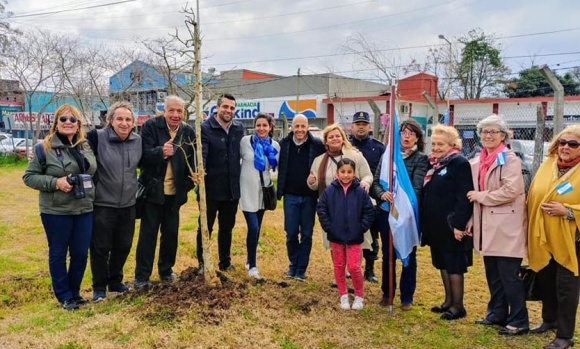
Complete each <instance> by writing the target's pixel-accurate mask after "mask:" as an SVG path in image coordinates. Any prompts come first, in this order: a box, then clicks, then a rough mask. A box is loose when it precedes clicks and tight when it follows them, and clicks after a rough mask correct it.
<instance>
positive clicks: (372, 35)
mask: <svg viewBox="0 0 580 349" xmlns="http://www.w3.org/2000/svg"><path fill="white" fill-rule="evenodd" d="M101 5H102V6H101ZM184 5H185V2H184V1H175V0H50V1H46V0H45V1H41V0H8V4H7V6H6V8H7V10H8V11H11V12H13V16H12V17H11V18H10V19H9V20H8V21H9V22H10V23H11V25H13V26H14V27H18V28H22V29H30V28H42V29H45V30H52V31H64V32H66V33H70V34H76V35H78V36H79V37H81V38H83V39H86V40H87V41H89V42H104V43H106V44H107V45H132V41H133V38H135V37H140V38H156V37H164V36H166V35H167V33H170V32H172V31H173V30H174V29H173V28H175V27H178V28H181V29H183V19H184V17H183V14H180V13H179V12H180V9H181V8H182V7H183V6H184ZM195 5H196V3H195V1H190V2H189V6H194V7H195ZM199 6H200V22H201V30H202V35H203V48H202V53H203V56H205V57H207V58H206V59H205V60H204V62H203V67H204V68H203V69H204V70H207V69H208V68H209V67H214V68H215V69H216V70H217V71H221V70H228V69H233V68H236V69H239V68H245V69H251V70H258V71H264V72H268V73H273V74H280V75H295V74H296V72H297V70H298V69H299V68H300V70H301V74H312V73H325V72H329V71H333V72H336V73H339V74H341V75H347V76H356V77H365V76H368V77H370V76H372V75H373V74H372V73H371V72H369V71H368V70H365V69H364V67H363V66H362V65H361V64H360V61H357V57H355V56H353V55H348V54H345V51H344V49H343V48H341V47H342V45H344V43H345V42H346V40H347V38H348V37H349V36H352V35H358V34H362V35H363V36H364V37H365V38H366V40H367V41H368V42H370V43H372V44H373V45H376V46H377V47H379V48H381V50H382V52H383V54H384V55H385V56H387V57H388V58H389V59H390V60H391V62H393V64H395V65H397V66H398V65H406V64H408V63H409V62H411V60H413V59H415V60H416V62H418V63H423V62H424V61H425V55H426V53H427V51H428V50H429V48H432V47H442V48H444V47H447V46H445V45H447V44H446V43H445V42H444V41H442V40H440V39H439V38H438V34H444V35H445V37H447V38H448V39H449V40H450V41H451V42H452V43H453V44H454V45H459V44H458V43H457V39H458V38H459V37H461V36H463V35H465V34H466V33H467V32H468V31H469V30H471V29H474V28H481V29H483V30H484V31H485V32H486V33H490V34H491V33H493V34H494V35H495V36H496V37H497V42H498V43H499V44H500V45H501V47H502V52H503V56H504V57H505V60H506V63H507V64H508V66H509V67H510V68H511V69H512V71H513V72H517V71H519V70H520V69H522V68H526V67H529V66H530V65H532V64H536V65H539V64H544V63H546V64H548V65H550V67H551V68H552V69H556V70H557V71H558V73H563V72H565V71H566V68H570V67H576V66H580V22H579V21H578V18H580V6H578V0H551V1H545V0H542V1H539V0H485V1H484V0H441V1H438V2H435V1H433V0H407V1H401V0H309V1H306V0H296V1H282V0H200V1H199Z"/></svg>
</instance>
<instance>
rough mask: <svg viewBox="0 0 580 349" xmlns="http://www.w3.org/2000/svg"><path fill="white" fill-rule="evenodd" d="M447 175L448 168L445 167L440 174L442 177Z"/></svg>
mask: <svg viewBox="0 0 580 349" xmlns="http://www.w3.org/2000/svg"><path fill="white" fill-rule="evenodd" d="M446 174H447V167H444V168H443V169H442V170H441V171H440V172H439V175H440V176H445V175H446Z"/></svg>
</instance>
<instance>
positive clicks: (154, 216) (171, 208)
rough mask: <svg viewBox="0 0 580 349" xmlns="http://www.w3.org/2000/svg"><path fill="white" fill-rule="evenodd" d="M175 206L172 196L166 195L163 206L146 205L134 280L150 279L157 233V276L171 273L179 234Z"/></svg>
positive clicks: (147, 203)
mask: <svg viewBox="0 0 580 349" xmlns="http://www.w3.org/2000/svg"><path fill="white" fill-rule="evenodd" d="M174 202H175V196H174V195H165V202H164V204H163V205H157V204H152V203H150V202H146V203H145V206H144V207H143V215H142V218H141V228H140V229H139V241H138V242H137V255H136V257H135V259H136V264H137V265H136V267H135V280H139V281H147V280H149V278H150V277H151V273H152V271H153V262H154V260H155V247H156V246H157V232H158V231H161V238H160V242H159V260H158V261H157V268H158V269H159V275H160V276H162V277H163V276H169V275H171V273H173V269H172V268H173V266H174V265H175V256H176V255H177V235H178V230H179V207H176V206H175V205H174Z"/></svg>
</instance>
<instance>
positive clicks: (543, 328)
mask: <svg viewBox="0 0 580 349" xmlns="http://www.w3.org/2000/svg"><path fill="white" fill-rule="evenodd" d="M557 328H558V323H557V322H555V321H554V322H542V323H541V324H539V325H536V326H534V327H532V328H530V333H535V334H539V333H545V332H548V331H549V330H555V329H557Z"/></svg>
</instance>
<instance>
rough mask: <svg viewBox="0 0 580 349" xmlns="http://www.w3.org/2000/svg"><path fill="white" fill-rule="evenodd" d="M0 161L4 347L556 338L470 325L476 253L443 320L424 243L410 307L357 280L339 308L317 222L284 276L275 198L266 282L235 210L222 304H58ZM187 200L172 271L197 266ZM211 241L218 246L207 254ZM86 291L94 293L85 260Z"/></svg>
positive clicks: (535, 313)
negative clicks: (390, 305)
mask: <svg viewBox="0 0 580 349" xmlns="http://www.w3.org/2000/svg"><path fill="white" fill-rule="evenodd" d="M0 164H1V165H0V178H2V180H0V212H1V213H2V214H1V220H0V347H1V348H262V349H263V348H288V349H298V348H470V349H472V348H541V347H542V346H543V345H545V344H546V343H547V342H549V341H550V340H551V339H552V336H553V335H554V334H553V333H549V334H545V335H526V336H521V337H518V338H505V337H501V336H499V335H498V334H497V333H496V331H497V330H496V329H492V328H486V327H480V326H476V325H474V324H473V322H474V321H475V320H476V319H478V318H480V317H482V316H483V315H484V314H485V308H486V303H487V300H488V292H487V286H486V283H485V276H484V271H483V267H482V263H481V260H480V259H479V258H476V260H475V265H474V266H473V267H472V268H471V269H470V271H469V273H468V274H467V275H466V292H465V303H466V308H467V311H468V316H467V318H466V319H462V320H459V321H454V322H445V321H442V320H439V318H438V316H437V315H436V314H433V313H431V312H430V311H429V309H430V308H431V306H433V305H435V304H440V303H441V301H442V286H441V283H440V279H439V273H438V272H437V271H436V270H435V269H434V268H433V267H432V266H431V263H430V256H429V251H428V249H425V248H420V249H419V252H418V264H419V272H418V274H419V275H418V286H417V292H416V294H415V304H414V306H413V309H412V310H411V311H409V312H402V311H400V310H399V309H398V305H399V301H398V298H396V299H395V307H394V312H393V314H389V312H388V311H387V310H386V309H385V308H382V307H380V306H378V302H379V300H380V297H381V290H380V286H379V285H376V284H369V283H365V299H366V301H367V305H366V307H365V309H364V310H362V311H359V312H357V311H350V312H345V311H341V310H339V309H338V295H337V292H336V290H335V289H331V288H329V287H328V284H329V283H330V282H331V281H332V268H331V262H330V258H329V253H328V252H325V251H323V250H322V247H321V243H320V234H319V233H318V232H319V231H320V228H319V227H317V228H316V233H315V238H314V244H313V250H312V259H311V265H310V267H309V270H308V280H307V282H305V283H301V282H297V281H294V280H285V279H284V278H283V273H284V272H285V271H286V268H287V257H286V248H285V233H284V228H283V215H282V204H281V203H279V205H278V209H277V210H276V211H274V212H267V213H266V215H265V218H264V223H263V233H262V236H261V241H260V245H259V251H258V267H259V268H260V272H261V274H262V276H263V277H265V278H266V279H267V280H266V282H264V283H262V284H256V283H252V282H251V281H250V280H249V279H248V277H247V274H246V273H245V270H244V263H245V257H246V252H245V232H246V229H245V226H246V225H245V221H244V219H243V216H242V214H241V212H240V213H239V214H238V216H237V220H236V226H235V229H234V238H233V244H234V245H233V247H232V258H233V262H234V265H235V266H236V267H237V270H236V271H234V272H232V273H230V274H228V275H229V276H230V277H231V279H232V280H234V281H235V282H238V283H243V284H245V285H246V288H245V289H244V291H242V293H241V296H239V297H238V296H235V297H236V298H235V299H232V301H231V304H230V307H229V308H223V309H219V310H213V311H212V310H211V309H210V308H208V307H207V305H199V306H195V304H194V305H192V306H191V308H190V309H183V308H181V311H178V312H176V311H175V308H174V307H173V305H172V304H166V305H163V306H159V305H158V306H157V307H152V303H151V300H152V295H147V294H144V295H134V296H132V297H109V298H108V299H107V300H106V301H105V302H102V303H98V304H91V305H87V306H85V307H83V308H82V309H81V310H79V311H76V312H72V313H69V312H65V311H63V310H62V309H60V307H59V305H58V303H57V302H56V300H55V298H54V295H53V293H52V289H51V286H50V277H49V274H48V262H47V258H48V256H47V243H46V237H45V235H44V231H43V229H42V226H41V223H40V218H39V215H38V199H37V195H38V193H37V192H36V191H34V190H32V189H29V188H27V187H25V186H24V184H23V183H22V179H21V177H22V173H23V171H24V168H25V166H26V163H25V162H24V161H22V162H16V163H15V162H12V163H7V162H5V163H2V161H0ZM194 202H195V200H194V197H193V195H192V196H190V201H189V202H188V203H187V204H186V205H185V206H183V208H182V210H181V221H182V223H181V230H180V242H179V250H178V256H177V264H176V266H175V271H176V272H177V273H179V272H181V271H183V270H186V269H187V268H189V267H194V266H197V261H196V257H195V245H196V243H195V231H196V228H197V212H196V209H195V205H194ZM215 235H216V234H214V237H213V239H214V240H215V239H216V236H215ZM137 238H138V229H137V233H136V234H135V243H134V247H133V250H132V253H131V255H130V256H129V260H128V261H127V264H126V267H125V275H126V281H132V278H133V275H134V267H135V259H134V258H135V256H134V252H135V246H136V241H137ZM216 247H217V243H214V251H213V254H214V260H216V259H217V251H216ZM216 262H217V261H216ZM155 272H156V271H155ZM155 272H154V273H155ZM154 278H157V276H154ZM281 285H283V287H282V286H281ZM82 294H83V295H84V296H85V297H91V295H92V291H91V273H90V268H87V272H86V274H85V279H84V281H83V285H82ZM193 301H195V299H193ZM194 303H195V302H194ZM528 306H529V312H530V321H531V323H532V324H534V323H537V322H538V321H540V304H539V303H538V302H529V303H528ZM209 315H211V316H209Z"/></svg>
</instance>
